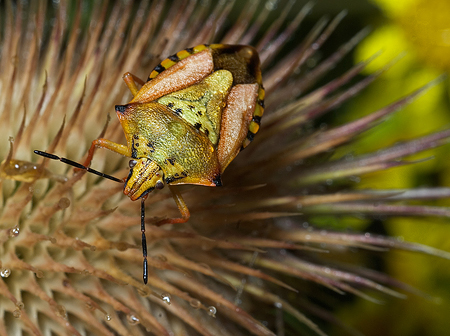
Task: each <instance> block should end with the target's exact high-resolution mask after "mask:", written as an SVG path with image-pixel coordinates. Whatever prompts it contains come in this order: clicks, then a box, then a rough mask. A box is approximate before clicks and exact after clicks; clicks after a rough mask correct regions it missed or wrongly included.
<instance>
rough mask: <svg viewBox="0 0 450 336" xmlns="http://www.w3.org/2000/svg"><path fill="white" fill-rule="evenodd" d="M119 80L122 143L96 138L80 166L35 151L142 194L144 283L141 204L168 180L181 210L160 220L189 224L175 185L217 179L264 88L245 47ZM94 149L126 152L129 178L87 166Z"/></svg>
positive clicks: (186, 53) (248, 133)
mask: <svg viewBox="0 0 450 336" xmlns="http://www.w3.org/2000/svg"><path fill="white" fill-rule="evenodd" d="M123 79H124V81H125V83H126V85H127V86H128V88H129V89H130V91H131V93H132V95H133V99H132V100H131V101H130V102H129V103H128V104H126V105H116V107H115V110H116V113H117V117H118V118H119V121H120V123H121V125H122V127H123V130H124V133H125V137H126V141H127V145H126V146H125V145H121V144H118V143H115V142H112V141H110V140H107V139H103V138H99V139H96V140H94V141H93V142H92V145H91V147H90V149H89V153H88V156H87V159H86V161H85V162H84V164H83V165H81V164H79V163H76V162H74V161H71V160H68V159H66V158H60V157H58V156H56V155H53V154H48V153H45V152H41V151H35V153H36V154H39V155H42V156H45V157H47V158H50V159H55V160H61V161H63V162H65V163H67V164H70V165H72V166H75V167H77V168H79V169H85V170H87V171H90V172H92V173H95V174H97V175H100V176H102V177H106V178H109V179H112V180H115V181H119V182H123V181H124V182H125V186H124V194H125V195H127V196H128V197H129V198H130V199H131V200H133V201H135V200H138V199H141V231H142V250H143V258H144V265H143V268H144V274H143V279H144V283H147V274H148V273H147V272H148V266H147V246H146V239H145V210H144V209H145V208H144V201H145V199H146V198H147V196H148V193H149V192H151V191H152V190H154V189H162V188H163V187H164V186H165V185H168V187H169V189H170V191H171V192H172V196H173V199H174V200H175V203H176V204H177V206H178V209H179V210H180V213H181V217H180V218H169V219H165V220H162V221H160V222H158V223H157V225H161V224H167V223H170V224H174V223H184V222H186V221H187V220H188V219H189V216H190V214H189V210H188V208H187V206H186V203H185V202H184V200H183V198H182V196H181V194H180V192H179V191H178V190H177V189H176V187H175V186H176V185H179V184H197V185H203V186H220V185H221V184H222V182H221V175H222V173H223V171H224V170H225V168H226V167H227V166H228V165H229V164H230V162H231V161H232V160H233V159H234V158H235V157H236V155H237V154H238V153H239V151H240V150H241V149H243V148H245V147H246V146H247V145H248V144H249V143H250V142H251V141H252V140H253V137H254V135H255V134H256V133H257V132H258V130H259V125H260V121H261V117H262V115H263V112H264V89H263V86H262V78H261V71H260V65H259V57H258V53H257V51H256V50H255V49H254V48H252V47H250V46H245V45H225V44H212V45H207V44H201V45H198V46H196V47H194V48H188V49H184V50H182V51H179V52H178V53H176V54H174V55H172V56H169V57H168V58H167V59H165V60H163V61H162V62H161V63H160V64H159V65H157V66H156V67H155V68H154V70H153V71H152V72H151V73H150V76H149V77H148V79H147V81H146V82H145V83H144V81H142V80H140V79H139V78H137V77H136V76H134V75H132V74H130V73H126V74H125V75H124V76H123ZM138 85H141V88H140V89H138ZM96 147H102V148H107V149H109V150H112V151H113V152H116V153H118V154H121V155H124V156H127V157H130V158H131V160H130V161H129V166H130V172H129V175H128V177H127V178H125V179H123V180H120V179H117V178H115V177H112V176H109V175H106V174H103V173H100V172H98V171H95V170H93V169H91V168H89V167H88V166H89V164H90V162H91V160H92V157H93V155H94V150H95V148H96Z"/></svg>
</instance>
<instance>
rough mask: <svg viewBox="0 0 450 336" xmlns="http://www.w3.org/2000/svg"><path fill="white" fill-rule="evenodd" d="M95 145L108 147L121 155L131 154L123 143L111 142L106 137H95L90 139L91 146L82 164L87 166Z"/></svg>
mask: <svg viewBox="0 0 450 336" xmlns="http://www.w3.org/2000/svg"><path fill="white" fill-rule="evenodd" d="M96 147H101V148H106V149H109V150H111V151H113V152H115V153H117V154H120V155H123V156H131V153H130V151H129V150H128V147H127V146H125V145H121V144H118V143H115V142H112V141H111V140H107V139H103V138H100V139H95V140H94V141H92V144H91V148H89V153H88V156H87V158H86V160H85V161H84V164H83V165H84V166H85V167H89V165H90V164H91V161H92V157H93V156H94V151H95V148H96Z"/></svg>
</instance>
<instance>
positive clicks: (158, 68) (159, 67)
mask: <svg viewBox="0 0 450 336" xmlns="http://www.w3.org/2000/svg"><path fill="white" fill-rule="evenodd" d="M153 70H155V71H156V72H159V73H161V72H163V71H164V70H166V68H164V67H163V66H162V65H161V64H158V65H157V66H155V69H153Z"/></svg>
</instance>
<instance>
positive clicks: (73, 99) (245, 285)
mask: <svg viewBox="0 0 450 336" xmlns="http://www.w3.org/2000/svg"><path fill="white" fill-rule="evenodd" d="M271 4H273V3H272V2H267V3H266V2H263V1H249V2H247V3H246V5H245V6H244V8H242V10H241V14H240V16H238V17H237V18H236V19H233V18H232V16H231V15H230V12H232V11H233V10H234V11H235V10H236V9H235V6H236V4H235V3H234V2H232V1H218V2H211V3H208V2H202V1H173V2H169V1H167V2H165V1H152V2H147V1H142V2H139V3H138V2H129V1H122V2H117V3H116V2H111V3H110V2H108V1H103V2H101V1H95V2H88V1H83V2H78V1H60V2H50V1H30V2H26V1H25V2H24V1H17V2H13V1H3V2H0V6H1V7H0V19H1V24H0V33H1V34H0V37H1V41H0V69H1V75H0V113H1V114H0V118H1V121H0V129H1V131H0V156H1V157H2V158H4V160H3V162H2V164H1V166H0V177H1V178H2V180H1V187H2V192H1V199H0V206H1V215H0V240H1V245H0V263H1V264H0V275H1V277H0V317H1V318H0V335H1V336H6V335H147V334H154V335H224V336H225V335H249V334H253V335H275V334H277V335H289V334H292V335H295V334H298V332H296V330H309V331H310V332H311V334H318V335H323V334H324V332H323V331H321V329H320V328H319V327H318V326H317V325H316V324H315V323H314V322H312V321H313V320H314V321H321V320H322V321H323V320H325V321H327V323H336V324H339V323H340V322H339V321H338V320H336V319H335V318H334V317H333V315H332V314H331V313H329V312H327V309H326V308H324V306H323V305H320V304H317V302H318V301H320V295H319V296H318V298H317V299H316V300H315V301H313V300H309V298H310V297H311V292H312V291H315V292H317V291H318V288H323V291H324V292H325V291H326V292H336V293H340V294H344V293H349V294H351V295H357V296H361V297H364V298H366V299H368V300H373V301H377V299H376V297H377V296H372V295H371V294H370V293H374V292H382V294H383V295H392V296H396V297H404V296H405V294H404V292H408V291H413V292H415V291H414V290H412V289H410V288H409V287H408V286H407V285H404V284H402V283H400V282H398V281H396V280H394V279H391V278H389V277H388V276H387V275H384V274H380V273H377V272H375V271H370V270H368V269H365V268H363V267H360V266H358V265H357V264H356V265H355V264H353V265H352V264H343V263H341V262H338V258H336V255H343V254H346V253H354V251H358V253H364V252H365V251H366V250H372V251H378V252H379V253H381V252H380V251H384V250H386V249H404V250H410V251H418V252H423V253H428V254H433V255H436V256H439V257H444V258H449V254H448V253H446V252H443V251H439V250H436V249H433V248H431V247H427V246H423V245H419V244H414V243H409V242H404V241H402V240H398V239H395V238H389V237H383V236H377V235H372V234H369V233H364V232H362V233H353V232H347V231H339V230H337V231H330V230H323V229H321V228H317V229H316V228H315V227H313V226H312V225H311V223H310V218H311V216H314V215H317V214H323V215H331V216H336V218H337V216H341V215H344V214H345V215H350V216H359V217H365V218H373V217H379V216H382V215H383V216H384V215H393V216H411V215H413V216H440V217H448V216H449V215H450V210H449V209H448V208H445V207H439V206H432V205H428V204H427V203H425V202H424V201H425V200H430V199H440V198H447V197H449V196H450V190H449V189H447V188H434V189H433V188H422V189H411V190H360V189H357V188H355V187H354V186H355V185H356V186H357V183H356V182H355V181H357V179H358V178H359V176H362V175H364V174H367V173H370V172H374V171H380V170H386V169H390V168H395V167H396V166H402V165H406V164H411V163H413V162H411V161H408V160H407V159H405V158H407V157H408V156H411V155H413V154H415V153H418V152H421V151H424V150H427V149H430V148H434V147H436V146H439V145H442V144H444V143H446V142H447V141H448V137H449V136H450V130H443V131H440V132H437V133H434V134H430V135H426V136H423V137H421V138H417V139H411V140H409V141H406V142H403V143H398V144H393V145H392V146H391V147H389V148H382V149H380V150H378V151H376V152H373V153H366V154H364V155H358V156H353V155H351V154H350V153H349V154H348V155H344V156H343V157H340V158H336V157H334V156H332V154H333V153H334V151H335V150H336V149H337V148H340V146H342V145H344V144H348V143H351V142H352V141H354V140H355V139H356V138H357V136H359V135H360V134H362V133H363V132H365V131H367V130H369V129H370V128H372V127H374V126H376V125H377V124H378V123H380V122H381V121H383V120H385V119H386V118H387V117H388V116H389V115H390V114H392V113H394V112H396V111H397V110H398V109H399V108H401V107H402V106H404V105H406V104H408V103H410V102H412V101H413V100H414V99H415V98H416V97H417V96H419V95H420V94H422V93H424V92H425V91H426V90H427V89H428V88H429V87H430V86H432V85H434V84H435V82H434V83H430V84H429V85H427V86H426V87H423V88H421V89H419V90H417V91H416V92H412V93H411V94H410V95H409V96H407V97H404V98H401V99H400V100H398V101H397V102H394V103H392V104H391V105H389V106H386V107H385V108H382V109H380V110H377V111H374V112H373V113H371V114H369V115H366V116H363V117H361V118H360V119H357V120H354V121H352V122H349V123H347V124H344V125H338V126H332V127H318V125H320V122H317V120H318V118H321V117H322V116H323V115H325V114H326V113H327V112H329V111H331V110H333V109H335V108H337V107H339V106H340V105H341V104H343V103H344V102H346V101H347V100H348V99H350V98H352V97H354V96H355V95H357V94H358V92H360V91H361V90H363V89H364V88H365V87H367V86H368V85H369V84H370V83H371V82H372V81H374V80H375V79H376V77H377V76H378V75H379V73H376V74H373V75H371V76H367V77H360V76H358V74H359V72H360V71H361V70H362V69H363V68H364V67H365V65H366V62H363V63H360V64H357V65H355V66H354V67H352V68H350V69H348V70H343V71H341V74H340V75H339V76H338V77H336V78H335V79H333V80H330V81H327V82H326V83H325V84H322V85H320V86H319V85H317V83H318V82H319V81H320V80H321V79H322V78H323V77H324V76H325V75H327V74H328V73H329V71H330V70H331V69H332V68H335V67H336V65H338V64H339V61H340V60H341V59H342V58H343V57H344V56H345V55H346V54H348V53H349V52H350V51H351V50H352V48H353V47H354V46H355V45H356V44H357V43H358V42H359V41H360V40H361V39H362V38H363V37H364V35H365V34H366V33H367V32H366V31H365V30H364V31H361V32H359V33H357V34H356V35H355V36H354V38H352V39H350V40H349V41H348V42H347V43H345V44H344V45H342V46H341V47H340V48H338V49H337V50H336V51H335V52H334V53H332V54H330V55H329V56H327V57H322V58H320V57H318V56H317V53H318V51H320V48H321V47H322V45H323V44H324V43H326V42H327V40H328V39H329V38H330V37H331V36H332V34H333V32H334V30H335V29H336V27H337V25H338V24H339V23H340V22H341V20H342V19H343V18H344V16H345V15H344V13H341V14H339V15H338V16H337V17H335V18H334V19H332V20H326V19H323V20H319V22H317V24H316V25H315V26H314V27H313V28H312V29H311V30H309V31H301V30H300V29H301V28H299V27H300V25H301V23H302V21H303V19H304V18H305V16H306V15H307V14H308V12H309V11H310V9H311V6H310V5H306V6H305V7H303V9H302V10H301V11H299V12H298V13H297V14H296V16H295V17H294V19H292V20H289V21H287V20H286V17H287V16H288V14H289V12H290V11H291V6H292V2H289V3H285V4H284V5H283V6H284V7H283V9H282V11H281V14H280V15H279V16H278V17H276V18H273V16H271V11H272V8H271ZM262 27H265V28H262ZM299 32H300V33H299ZM294 33H295V36H303V37H302V39H299V38H298V37H295V38H293V37H292V36H294V35H293V34H294ZM211 42H215V43H229V44H250V45H253V46H255V47H256V48H257V50H258V51H259V53H260V58H261V63H262V71H263V79H264V86H265V88H266V97H267V98H266V109H265V111H266V115H265V116H264V118H263V121H262V128H261V130H260V132H259V133H258V135H257V136H256V138H255V141H254V142H253V143H252V144H251V145H250V146H249V147H248V148H247V149H245V150H244V151H243V152H242V153H240V154H239V156H238V157H237V158H236V160H235V161H234V162H233V163H232V164H231V165H230V167H229V168H228V169H227V171H226V172H225V174H224V181H223V182H224V187H221V188H207V187H198V186H184V187H183V188H180V190H181V192H182V194H183V197H184V198H185V200H186V202H187V204H188V206H189V209H190V211H191V215H192V216H191V218H190V220H189V221H188V222H187V223H186V224H181V225H166V226H162V227H157V226H154V225H152V224H153V223H155V222H156V221H157V220H158V218H164V217H176V216H178V212H177V211H178V210H177V208H176V206H175V204H174V202H173V200H172V198H171V197H170V193H168V190H162V191H158V192H154V193H152V194H151V195H150V196H149V198H148V199H147V201H146V211H147V223H146V224H147V241H148V245H149V265H150V271H149V281H148V285H144V284H143V282H142V280H141V279H142V273H141V272H142V254H141V250H140V237H141V232H140V230H139V222H140V217H139V215H140V211H139V205H140V203H139V202H131V201H130V200H129V199H128V198H127V197H125V196H124V195H123V194H122V190H123V185H122V184H120V183H116V182H113V181H109V180H105V179H102V178H100V177H98V176H95V175H89V174H86V173H85V172H84V171H82V172H74V171H73V169H72V167H69V166H67V165H64V164H62V163H60V162H49V161H48V160H46V159H42V158H41V157H37V156H36V155H34V154H33V150H34V149H40V150H45V151H47V152H49V153H56V154H57V155H60V156H64V157H67V158H69V159H71V160H74V161H78V162H82V161H83V159H84V156H85V155H86V153H87V149H88V148H89V145H90V143H91V141H92V140H93V139H95V138H96V137H98V136H99V135H100V134H101V133H102V130H104V127H105V124H106V120H107V116H108V115H109V114H113V111H114V105H116V104H123V103H125V102H128V101H129V100H130V94H129V93H128V92H127V89H126V86H125V85H124V83H123V81H122V79H121V78H122V75H123V73H125V72H127V71H131V72H132V73H134V74H136V75H138V77H140V78H147V76H148V74H149V73H150V72H151V70H152V69H153V67H154V66H155V65H157V64H158V63H159V62H160V61H161V59H163V58H165V57H167V56H168V55H171V54H173V53H175V52H177V51H179V50H182V49H184V48H186V47H192V46H195V45H197V44H201V43H211ZM287 44H289V47H287ZM313 59H314V60H316V61H317V64H316V65H315V66H314V67H311V66H309V64H310V62H309V61H310V60H313ZM369 61H370V60H368V61H367V62H369ZM105 138H107V139H111V140H113V141H116V142H118V143H125V139H124V136H123V131H122V128H121V126H120V124H119V122H118V121H117V120H116V119H115V117H114V118H112V119H111V121H110V122H109V125H108V127H107V128H106V134H105ZM92 167H93V168H94V169H96V170H99V171H102V172H105V173H107V174H111V175H113V176H117V177H120V178H122V177H124V176H126V175H127V159H125V158H122V157H120V156H119V155H116V154H114V153H110V152H107V151H104V150H97V151H96V153H95V156H94V160H93V164H92ZM362 178H364V177H363V176H362ZM321 286H322V287H321ZM305 326H306V327H305ZM299 328H300V329H299ZM302 328H303V329H302ZM342 328H346V327H345V326H342ZM347 331H349V332H354V331H352V330H347Z"/></svg>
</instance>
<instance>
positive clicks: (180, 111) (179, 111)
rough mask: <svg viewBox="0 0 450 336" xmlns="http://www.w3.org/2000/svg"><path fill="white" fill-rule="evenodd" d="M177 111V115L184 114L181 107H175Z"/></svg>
mask: <svg viewBox="0 0 450 336" xmlns="http://www.w3.org/2000/svg"><path fill="white" fill-rule="evenodd" d="M175 113H176V114H177V115H182V114H183V110H182V109H180V108H177V109H175Z"/></svg>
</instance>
